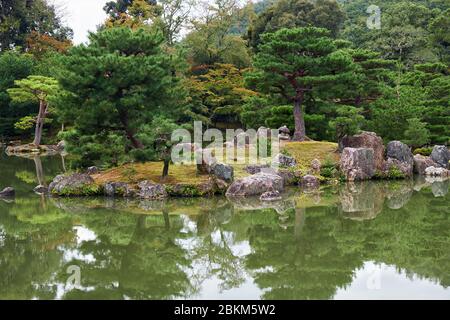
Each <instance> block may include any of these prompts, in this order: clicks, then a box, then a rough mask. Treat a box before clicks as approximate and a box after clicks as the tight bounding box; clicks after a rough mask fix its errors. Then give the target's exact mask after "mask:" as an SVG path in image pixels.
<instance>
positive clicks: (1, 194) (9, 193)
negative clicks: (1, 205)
mask: <svg viewBox="0 0 450 320" xmlns="http://www.w3.org/2000/svg"><path fill="white" fill-rule="evenodd" d="M15 195H16V190H14V188H11V187H7V188H5V189H3V190H2V191H0V198H10V197H14V196H15Z"/></svg>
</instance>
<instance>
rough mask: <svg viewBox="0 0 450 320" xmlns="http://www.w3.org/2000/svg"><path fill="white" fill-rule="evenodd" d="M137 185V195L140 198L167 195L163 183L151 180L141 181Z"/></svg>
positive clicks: (157, 198) (153, 198) (150, 198)
mask: <svg viewBox="0 0 450 320" xmlns="http://www.w3.org/2000/svg"><path fill="white" fill-rule="evenodd" d="M138 187H139V192H138V195H139V197H141V198H142V199H148V200H159V199H164V198H167V197H168V196H169V195H168V194H167V191H166V188H165V187H164V186H163V185H161V184H155V183H153V182H151V181H142V182H140V183H139V184H138Z"/></svg>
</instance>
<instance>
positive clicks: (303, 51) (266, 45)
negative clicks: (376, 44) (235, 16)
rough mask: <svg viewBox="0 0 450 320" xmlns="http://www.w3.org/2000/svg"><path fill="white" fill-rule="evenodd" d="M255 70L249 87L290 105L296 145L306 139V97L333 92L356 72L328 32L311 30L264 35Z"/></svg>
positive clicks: (301, 29)
mask: <svg viewBox="0 0 450 320" xmlns="http://www.w3.org/2000/svg"><path fill="white" fill-rule="evenodd" d="M254 66H255V68H256V70H255V71H254V72H251V73H249V74H248V77H247V81H248V84H249V85H250V86H253V87H256V88H257V89H258V90H259V91H261V92H266V93H272V94H276V95H280V96H282V97H283V98H284V99H285V101H286V102H290V103H293V106H294V119H295V133H294V140H295V141H304V140H306V139H307V137H306V128H305V117H304V110H303V104H304V102H305V99H306V98H307V97H306V95H310V96H316V95H318V94H319V93H320V92H321V90H322V89H323V88H324V87H327V88H328V89H330V88H331V89H332V88H333V84H334V83H336V84H338V83H340V82H343V81H348V79H349V77H351V76H353V71H354V70H355V67H354V64H353V61H352V57H351V56H350V55H349V54H348V53H346V52H344V51H342V50H338V49H337V47H336V44H335V41H334V40H333V39H332V38H331V37H330V32H329V31H328V30H326V29H321V28H314V27H307V28H294V29H281V30H279V31H277V32H275V33H267V34H264V35H263V36H262V44H261V46H260V47H259V52H258V54H257V55H256V56H255V62H254ZM332 94H333V92H329V93H327V95H328V96H330V95H332Z"/></svg>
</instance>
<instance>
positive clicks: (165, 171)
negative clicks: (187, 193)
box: [162, 159, 170, 179]
mask: <svg viewBox="0 0 450 320" xmlns="http://www.w3.org/2000/svg"><path fill="white" fill-rule="evenodd" d="M169 165H170V159H164V168H163V173H162V178H163V179H164V178H166V177H167V176H168V175H169Z"/></svg>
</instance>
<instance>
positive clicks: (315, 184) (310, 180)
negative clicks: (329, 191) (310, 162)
mask: <svg viewBox="0 0 450 320" xmlns="http://www.w3.org/2000/svg"><path fill="white" fill-rule="evenodd" d="M301 185H302V187H304V188H313V189H315V188H319V187H320V181H319V179H317V177H315V176H312V175H306V176H304V177H303V178H302V181H301Z"/></svg>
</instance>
